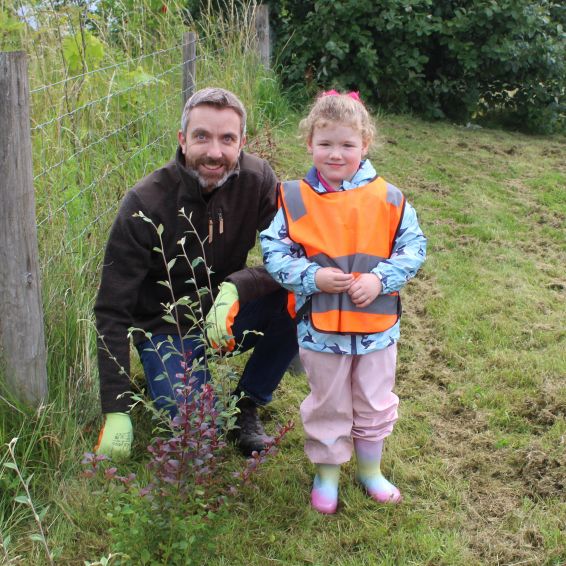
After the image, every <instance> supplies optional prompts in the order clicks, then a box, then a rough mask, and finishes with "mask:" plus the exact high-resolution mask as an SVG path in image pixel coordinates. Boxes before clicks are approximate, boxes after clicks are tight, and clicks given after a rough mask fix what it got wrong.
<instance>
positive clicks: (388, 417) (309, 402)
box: [299, 344, 399, 464]
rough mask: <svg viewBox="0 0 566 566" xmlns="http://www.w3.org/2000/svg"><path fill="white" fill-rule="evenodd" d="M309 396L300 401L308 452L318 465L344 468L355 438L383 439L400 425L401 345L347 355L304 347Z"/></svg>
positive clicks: (303, 361) (302, 352) (303, 353)
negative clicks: (397, 385) (397, 370)
mask: <svg viewBox="0 0 566 566" xmlns="http://www.w3.org/2000/svg"><path fill="white" fill-rule="evenodd" d="M299 354H300V357H301V361H302V363H303V366H304V368H305V371H306V373H307V377H308V380H309V385H310V390H311V391H310V393H309V395H308V396H307V398H306V399H305V400H304V401H303V402H302V403H301V418H302V421H303V427H304V430H305V435H306V439H305V452H306V454H307V457H308V458H309V460H310V461H311V462H313V463H314V464H343V463H344V462H347V461H348V460H350V458H351V457H352V449H353V438H363V439H365V440H370V441H375V442H377V441H378V440H382V439H383V438H385V437H386V436H389V435H390V434H391V431H392V430H393V425H394V424H395V422H396V421H397V407H398V405H399V398H398V397H397V395H395V393H393V391H392V390H393V386H394V385H395V366H396V362H397V345H396V344H393V345H391V346H389V347H388V348H385V349H384V350H378V351H376V352H372V353H370V354H364V355H356V356H345V355H340V354H330V353H323V352H313V351H311V350H306V349H304V348H299Z"/></svg>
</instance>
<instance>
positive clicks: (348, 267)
mask: <svg viewBox="0 0 566 566" xmlns="http://www.w3.org/2000/svg"><path fill="white" fill-rule="evenodd" d="M309 259H310V260H311V261H314V262H315V263H318V265H320V266H322V267H338V268H339V269H341V270H342V271H343V272H344V273H369V272H370V271H371V270H372V269H374V268H375V267H377V265H378V264H379V263H380V262H382V261H384V260H385V259H387V258H385V257H381V256H378V255H369V254H352V255H343V256H340V257H334V258H331V257H328V256H327V255H326V254H316V255H314V256H312V257H310V258H309Z"/></svg>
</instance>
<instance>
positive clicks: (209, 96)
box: [181, 87, 246, 138]
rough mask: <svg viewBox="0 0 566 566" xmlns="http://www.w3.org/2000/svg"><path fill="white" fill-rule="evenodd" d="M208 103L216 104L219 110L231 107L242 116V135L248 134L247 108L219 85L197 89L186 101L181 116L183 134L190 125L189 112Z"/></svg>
mask: <svg viewBox="0 0 566 566" xmlns="http://www.w3.org/2000/svg"><path fill="white" fill-rule="evenodd" d="M204 104H208V105H210V106H215V107H216V108H218V109H219V110H223V109H224V108H230V109H232V110H234V112H236V114H238V116H239V117H240V122H241V128H240V135H241V136H242V138H243V137H244V135H245V134H246V109H245V108H244V105H243V104H242V101H241V100H240V99H239V98H238V97H237V96H236V95H235V94H234V93H233V92H230V91H229V90H226V89H223V88H217V87H208V88H202V89H201V90H197V91H196V92H195V93H194V94H193V95H192V96H191V97H190V98H189V99H188V100H187V102H186V104H185V108H184V109H183V115H182V116H181V132H183V135H185V134H186V133H187V126H188V125H189V113H190V111H191V110H192V109H193V108H196V107H197V106H202V105H204Z"/></svg>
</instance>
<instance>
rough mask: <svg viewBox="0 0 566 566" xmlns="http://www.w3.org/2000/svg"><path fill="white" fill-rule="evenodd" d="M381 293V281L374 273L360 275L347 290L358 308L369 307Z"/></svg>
mask: <svg viewBox="0 0 566 566" xmlns="http://www.w3.org/2000/svg"><path fill="white" fill-rule="evenodd" d="M380 293H381V279H380V278H379V277H378V276H377V275H375V274H374V273H362V274H361V275H359V276H358V277H356V279H355V280H354V282H353V283H352V284H351V285H350V288H349V289H348V295H350V298H351V299H352V302H353V303H354V304H355V305H356V306H357V307H360V308H362V309H363V308H365V307H367V306H369V305H370V304H371V303H372V302H373V301H374V300H375V299H376V298H377V296H378V295H379V294H380Z"/></svg>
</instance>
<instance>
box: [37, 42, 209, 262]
mask: <svg viewBox="0 0 566 566" xmlns="http://www.w3.org/2000/svg"><path fill="white" fill-rule="evenodd" d="M183 45H185V44H184V43H180V44H178V45H176V46H175V47H174V48H170V49H160V50H158V51H153V52H152V53H151V54H147V55H144V56H140V57H136V58H135V59H132V60H130V61H129V62H127V64H128V65H129V67H126V66H125V65H126V62H125V63H124V64H122V63H120V65H107V66H106V67H105V68H104V69H99V70H97V73H94V72H93V73H88V76H89V77H90V78H91V81H90V82H91V84H89V85H88V87H89V88H83V90H82V91H79V92H78V93H75V92H73V93H72V96H73V102H74V103H75V105H74V106H73V108H72V109H71V110H69V111H63V112H60V113H58V114H55V115H54V114H51V116H49V115H48V114H47V112H49V111H50V110H53V108H52V107H51V108H50V107H49V106H48V104H46V101H49V100H58V101H59V104H60V105H63V101H65V103H66V102H67V101H68V100H65V97H67V99H68V98H69V93H68V92H67V93H64V92H63V91H64V90H65V87H66V86H68V85H70V84H71V82H70V81H71V80H72V79H77V76H75V77H71V78H70V79H69V80H65V81H57V82H53V83H51V84H49V85H44V86H42V87H39V88H35V89H33V90H32V91H31V94H32V112H33V116H34V121H35V122H36V124H37V125H35V126H33V127H32V129H31V131H32V145H33V161H34V185H35V192H36V208H37V213H36V216H37V229H38V235H39V246H40V261H41V266H42V269H43V270H46V269H50V270H53V269H62V270H63V271H65V272H68V271H70V270H71V271H72V269H73V265H76V266H77V268H78V269H82V268H83V267H84V266H85V265H86V264H87V263H88V264H90V263H91V262H92V261H93V260H99V258H100V256H101V254H102V251H103V248H104V243H105V240H106V238H107V235H108V233H107V230H108V228H109V226H110V223H111V222H112V219H113V218H112V217H113V214H112V212H114V211H116V209H117V208H118V206H119V203H120V201H121V199H122V197H123V195H124V194H125V192H126V191H127V190H128V189H129V188H130V187H131V186H133V185H134V184H135V183H136V182H137V181H138V180H139V179H140V178H142V177H143V176H145V175H147V174H148V173H149V172H150V171H151V170H153V169H155V168H157V167H158V166H160V165H162V164H163V163H165V162H166V161H168V160H169V159H170V158H171V156H172V154H173V152H174V149H175V147H176V136H175V132H176V131H177V129H178V124H179V122H180V115H181V109H182V103H183V100H184V99H185V98H186V95H188V94H190V93H185V92H183V89H182V86H181V85H182V72H183V68H184V66H185V65H195V64H196V62H197V60H198V59H201V58H202V56H200V57H194V58H191V59H187V60H183V58H182V57H181V54H180V51H181V50H182V48H183ZM156 57H160V58H161V59H162V60H161V61H160V62H159V65H158V66H159V67H160V70H159V72H151V70H150V69H148V70H145V69H141V68H140V62H143V61H148V60H150V58H151V60H155V58H156ZM179 61H180V62H179ZM132 66H133V67H134V70H133V71H131V72H132V73H133V74H132V75H127V73H129V72H130V71H129V69H130V68H132ZM154 66H155V67H157V66H156V65H154ZM119 67H121V68H122V69H124V72H125V73H126V75H125V76H127V77H128V78H131V79H132V84H125V85H124V84H123V83H121V84H120V87H119V88H116V87H115V86H114V85H110V87H109V85H108V84H107V83H106V82H105V80H101V81H100V83H101V84H97V83H96V84H95V80H94V78H95V77H107V76H108V74H112V75H113V77H112V80H114V78H115V75H116V70H117V69H118V68H119ZM103 70H104V71H105V72H104V73H102V74H101V72H102V71H103ZM85 75H86V74H85ZM83 76H84V75H83ZM79 78H82V77H79ZM83 84H84V83H83ZM101 89H105V90H106V91H105V92H103V93H100V94H98V93H99V92H100V90H101ZM89 97H90V98H89ZM109 126H112V127H109ZM85 243H87V245H84V244H85ZM62 258H66V259H67V260H71V262H72V265H68V262H65V261H60V260H61V259H62ZM94 268H95V266H94Z"/></svg>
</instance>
